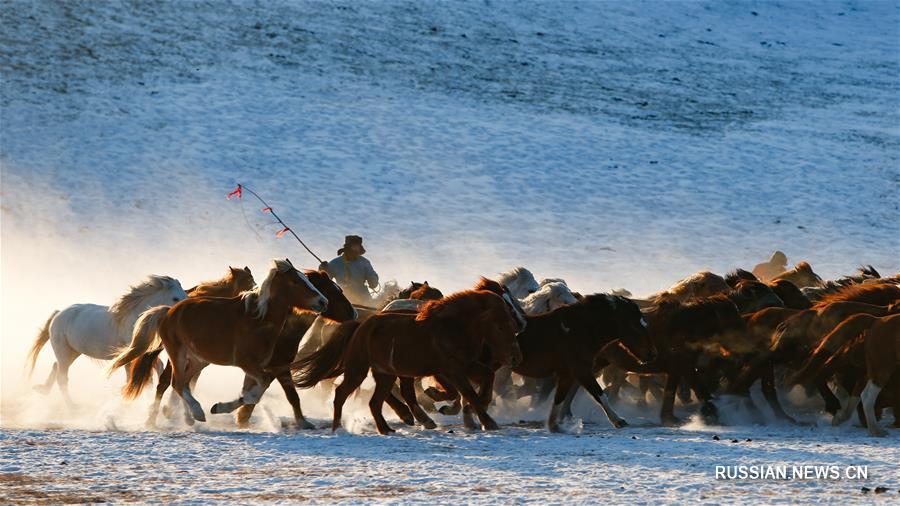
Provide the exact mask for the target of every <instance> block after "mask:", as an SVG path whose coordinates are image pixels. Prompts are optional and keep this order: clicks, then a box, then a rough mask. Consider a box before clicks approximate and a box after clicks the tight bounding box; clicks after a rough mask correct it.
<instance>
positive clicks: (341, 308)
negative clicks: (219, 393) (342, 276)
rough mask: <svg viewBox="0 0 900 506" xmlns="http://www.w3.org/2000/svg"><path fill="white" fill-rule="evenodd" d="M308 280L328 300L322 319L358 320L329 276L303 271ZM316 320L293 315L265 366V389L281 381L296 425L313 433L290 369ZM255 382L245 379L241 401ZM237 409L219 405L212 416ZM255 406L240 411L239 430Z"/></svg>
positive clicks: (301, 313) (347, 301)
mask: <svg viewBox="0 0 900 506" xmlns="http://www.w3.org/2000/svg"><path fill="white" fill-rule="evenodd" d="M304 274H305V275H306V277H307V279H309V282H310V283H312V285H313V286H314V287H315V288H316V289H317V290H318V291H319V292H321V293H322V295H324V296H325V298H327V299H328V309H326V310H325V312H323V313H322V314H321V315H320V316H319V317H321V318H325V319H326V320H329V321H334V322H344V321H348V320H353V319H354V318H356V315H357V314H356V310H355V309H354V308H353V305H352V304H351V303H350V301H349V300H347V297H345V296H344V292H343V290H341V288H340V287H339V286H338V285H337V284H336V283H335V282H334V281H332V280H331V278H330V277H329V276H328V273H326V272H322V271H313V270H309V271H304ZM315 318H316V316H315V314H313V313H309V312H300V311H295V312H293V313H292V314H291V315H290V316H289V317H288V319H287V322H285V325H284V329H283V330H282V331H281V334H280V335H279V336H278V341H277V342H276V343H275V350H274V351H273V352H272V358H271V359H270V360H269V363H268V364H267V365H266V373H265V374H266V377H267V378H268V381H269V382H268V383H266V384H265V385H266V388H268V386H269V385H270V384H271V382H272V381H273V380H278V384H279V385H281V388H282V390H284V395H285V397H286V398H287V400H288V402H289V403H290V404H291V408H292V409H293V412H294V424H295V426H296V427H297V428H300V429H314V428H315V426H314V425H313V424H311V423H310V422H308V421H307V420H306V418H304V416H303V410H302V409H301V408H300V396H299V395H297V388H296V387H294V382H293V381H292V379H291V369H290V365H291V363H292V362H293V361H294V358H295V357H296V355H297V348H298V347H299V346H300V340H301V339H302V338H303V335H304V334H305V333H306V330H307V329H308V328H309V327H310V325H312V322H313V320H314V319H315ZM254 385H256V381H255V380H254V379H253V377H252V376H250V375H245V376H244V386H243V388H242V389H241V397H243V396H244V394H246V393H247V392H248V391H249V390H250V389H251V388H253V386H254ZM235 407H236V406H234V404H233V403H222V402H220V403H217V404H215V405H213V407H212V409H211V410H210V411H211V412H212V413H229V412H231V411H233V410H234V408H235ZM255 407H256V405H255V404H244V405H242V406H240V407H239V409H238V413H237V422H238V425H240V426H245V425H247V424H248V423H249V421H250V415H251V414H253V409H254V408H255Z"/></svg>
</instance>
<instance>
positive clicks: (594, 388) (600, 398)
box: [577, 372, 628, 428]
mask: <svg viewBox="0 0 900 506" xmlns="http://www.w3.org/2000/svg"><path fill="white" fill-rule="evenodd" d="M577 380H578V383H579V384H580V385H581V386H582V387H584V389H585V390H587V392H588V393H589V394H591V397H593V398H594V400H595V401H597V403H598V404H600V407H602V408H603V411H604V412H606V417H607V418H609V422H610V423H611V424H613V427H616V428H622V427H625V426H627V425H628V422H626V421H625V420H623V419H622V417H620V416H619V415H618V414H616V412H615V411H614V410H613V408H612V406H610V405H609V398H608V397H607V396H606V392H604V391H603V389H602V388H601V387H600V385H599V384H597V379H596V378H594V376H593V375H591V373H590V372H588V373H586V374H585V373H581V374H578V375H577Z"/></svg>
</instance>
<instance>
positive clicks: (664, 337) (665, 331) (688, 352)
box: [597, 295, 746, 425]
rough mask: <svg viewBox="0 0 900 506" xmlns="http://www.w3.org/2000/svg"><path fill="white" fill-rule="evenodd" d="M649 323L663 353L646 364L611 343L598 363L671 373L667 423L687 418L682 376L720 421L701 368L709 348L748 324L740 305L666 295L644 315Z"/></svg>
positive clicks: (668, 375)
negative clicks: (680, 412) (678, 396)
mask: <svg viewBox="0 0 900 506" xmlns="http://www.w3.org/2000/svg"><path fill="white" fill-rule="evenodd" d="M644 316H645V317H646V318H647V322H648V323H649V331H650V337H651V339H652V340H653V342H654V344H655V346H656V349H657V350H659V356H658V357H657V359H656V360H654V361H652V362H650V363H647V364H641V363H639V362H638V361H636V360H634V358H633V357H632V356H630V355H629V354H627V353H623V352H622V350H621V349H619V348H609V349H607V350H606V351H604V352H603V353H602V354H601V358H600V359H598V361H597V362H598V363H597V366H598V368H602V367H605V366H606V365H608V364H614V365H616V366H618V367H619V368H621V369H624V370H626V371H628V372H632V373H637V374H642V375H643V374H665V375H666V384H665V389H664V392H663V402H662V408H661V411H660V420H661V421H662V423H663V424H666V425H677V424H680V423H681V420H679V419H678V418H677V417H675V414H674V404H675V391H676V388H677V387H678V385H679V383H680V381H681V379H682V378H684V379H686V380H687V382H688V384H689V385H690V386H691V388H692V389H693V390H694V392H695V393H696V394H697V398H698V399H700V401H701V402H702V407H701V413H702V414H703V415H704V417H706V418H707V419H708V420H710V421H713V422H714V421H716V420H717V416H718V415H717V409H716V406H715V404H713V403H712V393H711V391H710V389H709V387H708V386H707V385H706V382H705V381H704V378H703V377H702V373H701V371H700V370H699V367H700V365H701V364H700V363H699V360H700V358H701V357H703V356H704V354H705V353H709V352H711V351H716V352H718V350H720V349H721V348H722V346H723V344H722V343H727V342H730V341H732V340H734V339H735V337H734V336H735V335H737V334H742V333H743V332H744V331H745V329H746V324H745V322H744V320H743V319H742V318H741V315H740V313H739V312H738V310H737V307H736V306H735V304H734V303H733V302H732V301H731V300H729V299H728V298H727V297H725V296H723V295H717V296H714V297H707V298H702V299H696V300H694V301H693V302H688V303H681V302H679V301H677V300H673V299H669V298H663V299H661V300H660V301H659V302H658V303H657V304H656V305H655V307H654V308H653V309H652V310H651V311H648V312H646V313H645V314H644Z"/></svg>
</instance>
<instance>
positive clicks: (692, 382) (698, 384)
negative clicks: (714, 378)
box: [679, 371, 719, 424]
mask: <svg viewBox="0 0 900 506" xmlns="http://www.w3.org/2000/svg"><path fill="white" fill-rule="evenodd" d="M682 378H684V380H686V383H687V384H688V385H689V386H688V388H687V390H688V392H690V390H691V389H693V390H694V393H695V394H697V400H699V401H700V402H701V404H700V414H701V415H702V416H703V421H704V422H706V423H709V424H718V423H719V410H718V408H716V405H715V404H713V402H712V394H711V393H710V392H709V390H708V389H707V387H706V383H705V382H704V381H703V378H701V377H700V376H699V375H698V374H697V372H696V371H691V372H689V373H687V374H686V375H684V376H682ZM684 380H682V383H681V385H679V386H680V387H681V388H684V384H685V381H684Z"/></svg>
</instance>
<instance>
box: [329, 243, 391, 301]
mask: <svg viewBox="0 0 900 506" xmlns="http://www.w3.org/2000/svg"><path fill="white" fill-rule="evenodd" d="M365 253H366V249H365V248H363V245H362V237H360V236H358V235H348V236H346V237H345V238H344V246H343V247H342V248H341V249H339V250H338V252H337V254H338V257H337V258H335V259H334V260H332V261H330V262H322V264H321V265H319V270H323V271H326V272H327V273H328V275H329V276H330V277H332V278H334V280H335V281H336V282H337V284H338V285H340V287H341V289H342V290H344V295H345V296H346V297H347V299H349V300H350V302H352V303H353V304H362V305H369V304H371V303H372V297H371V296H370V295H369V290H368V289H367V288H366V285H368V288H371V289H372V290H374V289H376V287H377V286H378V274H377V273H376V272H375V269H373V268H372V264H371V263H369V260H368V259H366V258H365V257H364V256H363V255H364V254H365Z"/></svg>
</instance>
